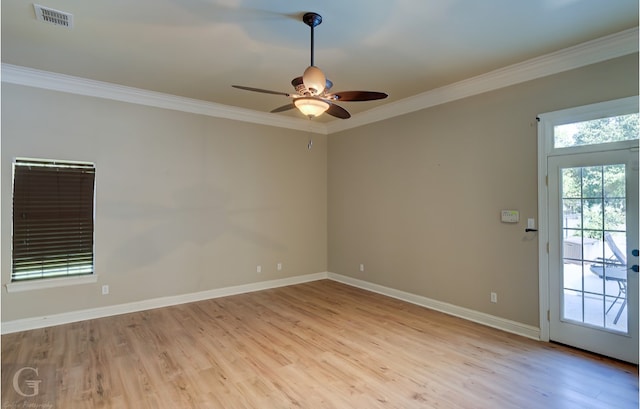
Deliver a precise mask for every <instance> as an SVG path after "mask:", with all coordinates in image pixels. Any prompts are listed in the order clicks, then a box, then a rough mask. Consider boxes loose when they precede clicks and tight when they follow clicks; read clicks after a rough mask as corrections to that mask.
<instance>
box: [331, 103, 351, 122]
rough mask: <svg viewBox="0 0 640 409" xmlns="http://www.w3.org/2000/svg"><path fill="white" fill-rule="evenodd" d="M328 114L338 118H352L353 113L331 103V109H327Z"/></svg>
mask: <svg viewBox="0 0 640 409" xmlns="http://www.w3.org/2000/svg"><path fill="white" fill-rule="evenodd" d="M327 114H329V115H332V116H335V117H336V118H340V119H347V118H351V114H350V113H349V112H347V110H346V109H344V108H342V107H341V106H338V105H336V104H330V106H329V109H327Z"/></svg>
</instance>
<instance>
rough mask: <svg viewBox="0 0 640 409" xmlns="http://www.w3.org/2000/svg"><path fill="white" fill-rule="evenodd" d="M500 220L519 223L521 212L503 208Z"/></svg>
mask: <svg viewBox="0 0 640 409" xmlns="http://www.w3.org/2000/svg"><path fill="white" fill-rule="evenodd" d="M500 220H501V221H502V222H503V223H518V222H519V221H520V212H519V211H517V210H503V211H502V212H501V213H500Z"/></svg>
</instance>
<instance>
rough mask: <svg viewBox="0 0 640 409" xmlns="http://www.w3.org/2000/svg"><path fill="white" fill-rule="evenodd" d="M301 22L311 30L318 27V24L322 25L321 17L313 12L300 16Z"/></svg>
mask: <svg viewBox="0 0 640 409" xmlns="http://www.w3.org/2000/svg"><path fill="white" fill-rule="evenodd" d="M302 21H304V23H305V24H306V25H308V26H309V27H311V28H313V27H317V26H319V25H320V23H322V16H321V15H320V14H318V13H313V12H309V13H304V16H302Z"/></svg>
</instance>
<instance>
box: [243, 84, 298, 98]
mask: <svg viewBox="0 0 640 409" xmlns="http://www.w3.org/2000/svg"><path fill="white" fill-rule="evenodd" d="M232 87H233V88H238V89H243V90H245V91H254V92H262V93H263V94H274V95H284V96H285V97H289V96H291V95H290V94H287V93H286V92H280V91H270V90H268V89H262V88H252V87H245V86H242V85H232Z"/></svg>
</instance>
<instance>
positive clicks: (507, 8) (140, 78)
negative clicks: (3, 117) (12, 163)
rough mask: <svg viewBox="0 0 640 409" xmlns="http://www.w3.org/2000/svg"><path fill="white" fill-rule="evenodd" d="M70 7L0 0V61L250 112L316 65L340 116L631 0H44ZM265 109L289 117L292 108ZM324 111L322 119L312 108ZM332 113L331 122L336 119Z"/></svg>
mask: <svg viewBox="0 0 640 409" xmlns="http://www.w3.org/2000/svg"><path fill="white" fill-rule="evenodd" d="M38 4H41V5H43V6H46V7H50V8H54V9H57V10H61V11H64V12H68V13H71V14H73V18H74V27H73V28H72V29H67V28H63V27H57V26H54V25H51V24H47V23H42V22H39V21H37V20H36V18H35V13H34V10H33V3H30V2H25V1H23V0H2V5H1V7H2V62H3V63H4V64H12V65H17V66H23V67H29V68H34V69H39V70H45V71H49V72H53V73H60V74H66V75H71V76H76V77H81V78H86V79H91V80H96V81H104V82H108V83H114V84H120V85H124V86H128V87H135V88H140V89H144V90H149V91H156V92H161V93H167V94H172V95H176V96H181V97H187V98H193V99H197V100H202V101H209V102H214V103H219V104H224V105H230V106H235V107H242V108H247V109H252V110H257V111H261V112H268V111H270V110H271V109H273V108H275V107H278V106H281V105H284V104H286V103H287V99H286V97H284V96H277V95H268V94H259V93H253V92H248V91H242V90H237V89H234V88H232V87H231V84H241V85H245V86H250V87H257V88H266V89H271V90H275V91H283V92H291V91H293V88H292V87H291V85H290V82H291V80H292V79H293V78H294V77H297V76H300V75H302V72H303V71H304V69H305V68H306V67H307V66H308V65H309V56H310V52H309V44H310V38H309V34H310V30H309V27H308V26H306V25H305V24H304V23H303V22H302V21H301V18H302V15H303V14H304V13H305V12H307V11H314V12H317V13H319V14H321V15H322V17H323V22H322V24H321V25H320V26H318V27H317V28H316V29H315V63H316V65H318V66H319V67H320V68H322V70H323V71H324V72H325V73H326V74H327V76H328V77H329V78H330V79H331V80H332V81H333V83H334V87H333V90H334V91H345V90H371V91H382V92H386V93H388V94H389V98H388V99H386V100H383V101H371V102H344V103H341V105H342V106H343V107H344V108H346V109H347V110H349V111H350V112H351V113H352V114H354V113H359V112H363V111H365V110H369V109H371V108H375V107H380V106H381V105H383V104H388V103H393V102H398V101H400V100H404V99H406V98H409V97H412V96H415V95H418V94H422V93H425V92H428V91H430V90H433V89H436V88H439V87H443V86H446V85H448V84H453V83H456V82H459V81H461V80H464V79H466V78H470V77H474V76H478V75H481V74H484V73H487V72H490V71H493V70H496V69H498V68H501V67H505V66H509V65H512V64H516V63H519V62H522V61H526V60H530V59H532V58H535V57H539V56H542V55H546V54H549V53H552V52H555V51H558V50H562V49H565V48H568V47H572V46H575V45H577V44H581V43H584V42H587V41H590V40H594V39H597V38H600V37H603V36H607V35H610V34H614V33H618V32H621V31H623V30H626V29H629V28H634V27H637V26H638V1H637V0H612V1H603V0H484V1H478V0H387V1H375V2H374V1H371V0H349V1H346V0H323V1H317V0H316V1H312V0H298V1H291V0H270V1H265V0H135V1H131V0H91V1H77V0H42V1H38ZM272 115H289V116H296V115H297V116H301V114H299V113H297V112H296V111H289V112H287V113H279V114H272ZM329 119H334V118H332V117H329V118H326V119H324V120H325V121H326V120H329ZM336 121H341V120H336Z"/></svg>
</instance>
